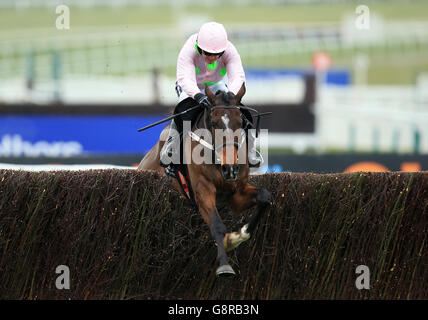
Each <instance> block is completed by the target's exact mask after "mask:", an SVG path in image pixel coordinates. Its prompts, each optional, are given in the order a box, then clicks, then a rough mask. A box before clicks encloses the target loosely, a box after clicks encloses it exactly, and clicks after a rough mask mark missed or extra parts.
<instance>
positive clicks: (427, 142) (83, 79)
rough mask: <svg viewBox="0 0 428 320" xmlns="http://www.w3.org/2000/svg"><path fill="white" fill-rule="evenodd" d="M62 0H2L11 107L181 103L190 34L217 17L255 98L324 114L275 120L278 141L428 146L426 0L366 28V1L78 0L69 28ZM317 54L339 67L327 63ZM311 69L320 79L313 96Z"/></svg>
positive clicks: (382, 8)
mask: <svg viewBox="0 0 428 320" xmlns="http://www.w3.org/2000/svg"><path fill="white" fill-rule="evenodd" d="M301 3H303V4H301ZM57 5H59V2H58V1H50V0H45V1H43V0H37V1H24V0H21V1H19V0H18V1H7V0H3V1H0V27H1V32H0V79H1V83H0V110H1V108H2V107H1V104H3V105H4V106H6V105H7V106H9V107H8V110H9V111H8V113H7V114H13V112H12V111H11V107H10V105H17V104H20V105H22V104H26V105H28V104H32V105H34V104H36V105H43V106H47V105H52V106H58V105H85V106H90V105H96V106H106V105H123V106H126V105H141V108H144V107H145V106H149V105H161V106H165V107H168V108H171V107H172V106H173V105H174V104H175V103H176V97H175V92H174V83H175V65H176V59H177V55H178V52H179V50H180V48H181V46H182V44H183V43H184V41H185V40H186V38H187V37H188V36H189V35H190V34H192V33H194V32H197V31H198V29H199V27H200V25H201V24H202V23H203V22H205V21H207V20H217V21H220V22H222V23H223V24H224V25H225V26H226V28H227V30H228V33H229V38H230V40H231V41H232V42H233V43H234V44H235V45H236V47H237V48H238V51H239V52H240V54H241V57H242V60H243V63H244V67H245V69H246V74H247V94H246V96H245V98H244V100H245V101H244V103H246V104H250V105H254V106H263V105H275V106H276V108H279V109H278V110H285V111H284V112H285V114H287V110H292V109H291V107H290V106H292V107H293V108H295V110H298V106H301V108H307V109H308V110H309V111H310V112H309V113H310V114H311V116H312V117H313V121H314V123H313V128H312V129H311V130H307V129H301V130H299V125H300V127H301V128H303V127H304V125H303V124H300V122H299V121H302V123H303V122H304V121H305V120H302V119H301V117H300V118H299V117H297V118H296V119H300V120H296V121H298V122H297V123H296V128H295V129H293V130H292V132H290V130H287V128H285V129H284V130H282V129H281V128H280V129H275V130H271V134H270V137H269V147H270V148H271V149H272V150H273V149H275V150H284V149H287V150H289V151H290V150H291V151H293V152H297V153H302V152H305V151H311V152H317V153H320V152H376V153H379V152H387V153H402V154H409V153H412V154H426V153H428V60H427V59H426V57H427V56H428V4H427V3H426V2H425V1H406V2H400V1H370V2H368V3H367V7H368V9H369V10H370V12H369V18H370V27H369V28H368V29H359V28H357V27H356V24H355V21H356V19H357V18H358V17H359V13H357V12H356V8H357V6H358V5H359V3H357V2H355V1H304V2H303V1H281V0H275V1H273V0H272V1H255V0H247V1H245V0H240V1H237V2H236V3H234V4H233V5H231V4H229V3H228V2H227V1H216V2H215V4H214V3H212V2H201V1H191V0H187V1H167V0H163V1H151V0H145V1H144V0H140V1H138V0H110V1H97V0H91V1H79V0H74V1H72V0H69V1H67V5H68V6H69V7H70V29H69V30H58V29H57V28H56V27H55V20H56V18H57V17H58V14H57V13H56V12H55V8H56V7H57ZM316 52H326V53H327V54H328V55H329V56H330V57H331V59H332V66H331V67H330V68H328V69H326V70H318V71H317V70H315V69H314V65H313V64H312V62H311V59H312V58H313V56H314V53H316ZM308 75H309V76H311V75H312V76H313V77H314V79H315V80H316V81H315V84H316V86H315V87H314V88H313V89H314V90H315V91H314V93H313V100H311V101H309V102H308V100H307V97H308V90H309V89H308V86H311V82H310V81H308ZM281 106H282V109H280V108H281ZM287 107H290V109H287ZM275 110H277V109H275ZM293 110H294V109H293ZM142 112H143V113H144V111H142ZM290 112H291V111H290ZM296 112H297V111H296ZM1 117H5V115H0V118H1ZM308 117H309V116H308ZM277 120H278V119H277ZM287 126H288V127H290V125H287ZM9 131H10V130H9ZM155 133H156V132H155ZM6 134H9V137H10V136H11V135H12V134H13V132H6V131H5V130H3V131H1V129H0V135H3V141H4V136H5V135H6ZM1 139H2V136H0V156H1V152H2V144H1V141H2V140H1ZM31 139H33V138H31ZM31 139H30V138H28V139H27V140H31ZM34 139H35V140H33V143H35V141H36V140H37V139H36V138H34ZM3 150H5V147H4V143H3ZM5 155H7V154H6V153H5V152H3V156H5ZM9 156H10V154H9Z"/></svg>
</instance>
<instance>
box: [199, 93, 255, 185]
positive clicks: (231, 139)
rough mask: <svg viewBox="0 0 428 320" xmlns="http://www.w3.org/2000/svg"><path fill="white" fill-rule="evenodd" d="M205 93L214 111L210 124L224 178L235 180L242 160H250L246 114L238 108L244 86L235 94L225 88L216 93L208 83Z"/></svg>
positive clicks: (209, 118) (209, 115) (210, 116)
mask: <svg viewBox="0 0 428 320" xmlns="http://www.w3.org/2000/svg"><path fill="white" fill-rule="evenodd" d="M205 93H206V94H207V97H208V99H209V100H210V102H211V104H212V107H211V110H210V111H211V112H208V126H209V129H210V130H211V134H212V137H213V141H214V147H215V155H216V159H218V160H217V161H219V162H220V165H221V173H222V175H223V178H224V179H225V180H226V181H235V180H236V179H237V178H238V175H239V164H246V163H247V152H246V144H245V143H244V142H245V132H244V131H243V116H242V113H241V110H240V108H239V105H240V102H241V98H242V96H243V95H244V93H245V86H244V85H243V86H242V88H241V90H240V91H239V92H238V93H237V94H236V95H235V94H233V93H232V92H224V91H217V92H216V94H214V93H213V92H212V91H211V90H210V89H209V88H208V87H206V89H205ZM242 146H243V147H244V148H241V147H242Z"/></svg>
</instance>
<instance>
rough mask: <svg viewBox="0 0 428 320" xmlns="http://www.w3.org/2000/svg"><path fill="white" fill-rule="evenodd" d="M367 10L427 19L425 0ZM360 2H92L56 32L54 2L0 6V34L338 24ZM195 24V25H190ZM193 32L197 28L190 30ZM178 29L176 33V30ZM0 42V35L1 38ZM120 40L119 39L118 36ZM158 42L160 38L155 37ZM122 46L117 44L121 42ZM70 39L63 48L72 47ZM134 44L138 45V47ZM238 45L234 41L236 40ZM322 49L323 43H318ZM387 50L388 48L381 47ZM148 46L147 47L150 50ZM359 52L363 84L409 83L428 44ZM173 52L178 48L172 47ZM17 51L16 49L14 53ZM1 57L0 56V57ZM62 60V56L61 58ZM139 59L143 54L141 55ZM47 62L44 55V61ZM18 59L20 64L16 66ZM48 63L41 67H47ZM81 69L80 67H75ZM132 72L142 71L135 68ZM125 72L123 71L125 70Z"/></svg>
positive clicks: (284, 59) (275, 64)
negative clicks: (208, 23) (365, 63)
mask: <svg viewBox="0 0 428 320" xmlns="http://www.w3.org/2000/svg"><path fill="white" fill-rule="evenodd" d="M365 4H366V5H367V6H368V7H369V9H370V14H372V15H378V16H381V17H383V18H384V19H385V20H388V21H391V20H400V21H406V20H407V21H413V20H425V21H426V20H428V2H427V1H406V2H399V1H388V2H374V1H368V2H366V3H365ZM357 5H359V3H338V4H335V5H329V4H322V3H321V4H311V5H309V4H303V5H297V4H290V5H250V6H245V7H243V6H239V5H227V6H203V5H196V6H190V5H189V6H183V7H180V6H179V5H175V6H166V5H161V6H148V7H144V6H129V7H114V8H111V7H95V8H77V7H70V26H71V29H70V30H68V31H58V30H57V29H56V28H55V20H56V18H57V16H58V14H56V13H55V7H54V6H52V7H50V8H32V9H21V10H15V9H2V10H1V11H0V39H2V38H12V39H13V38H17V37H19V36H20V35H22V34H25V35H30V36H31V37H33V38H43V37H45V36H48V35H62V34H65V33H61V32H67V33H66V35H73V34H82V33H83V34H87V33H91V32H100V31H105V33H106V34H108V33H109V32H124V31H127V30H132V29H136V28H139V29H141V28H148V29H149V28H150V29H151V28H154V29H157V28H164V27H171V28H179V27H180V26H182V23H183V22H188V21H190V22H191V21H192V20H195V21H196V22H195V25H199V22H198V21H200V20H202V21H203V20H210V19H212V20H216V21H220V22H222V23H224V24H225V25H226V27H228V26H231V25H232V24H248V25H250V26H252V27H254V28H255V29H256V28H257V26H256V25H257V24H258V23H262V24H263V23H266V24H284V23H285V24H291V25H296V26H298V25H302V24H317V23H334V24H340V23H341V21H342V19H343V17H344V16H346V15H348V16H353V15H354V16H356V13H355V8H356V7H357ZM195 28H196V29H197V27H195ZM195 31H196V30H195ZM177 34H181V32H180V33H177ZM0 41H1V40H0ZM118 41H119V40H118ZM157 41H159V42H157ZM162 41H164V40H163V39H162V38H161V37H159V38H157V39H155V40H154V42H150V43H144V44H136V43H129V44H128V45H133V46H136V49H137V50H139V51H140V52H141V54H142V55H143V54H145V53H144V52H146V51H147V48H150V49H152V48H156V47H157V46H159V43H160V42H162ZM123 45H126V44H125V43H123V42H122V43H121V46H123ZM73 46H74V45H73V44H71V45H70V47H69V49H65V51H64V52H67V51H68V52H71V51H73V50H74V49H73ZM137 47H138V48H137ZM238 49H239V45H238ZM320 49H322V48H320ZM386 50H387V51H386ZM149 51H150V50H149ZM363 52H365V54H367V56H368V58H369V60H370V64H369V68H368V75H367V77H368V84H413V83H415V79H416V77H417V75H418V74H419V73H420V72H427V70H428V60H427V59H426V58H425V57H426V56H427V53H428V48H408V49H406V51H403V50H402V49H401V48H400V47H396V48H394V47H388V48H387V49H385V48H367V49H364V50H363ZM177 54H178V49H177ZM241 54H242V60H243V63H244V66H245V67H246V68H251V67H263V68H299V67H303V68H310V67H311V65H310V58H311V54H312V52H307V53H301V54H300V53H295V54H287V55H276V56H275V58H273V59H269V58H267V57H251V58H250V57H245V53H241ZM330 54H331V56H332V58H333V61H334V67H338V68H347V69H349V70H351V72H352V70H353V68H354V67H353V64H354V55H355V51H352V50H349V51H346V50H340V51H339V50H330ZM17 55H18V56H19V55H20V53H17ZM1 58H2V57H1V56H0V59H1ZM64 59H66V57H65V58H64ZM142 59H144V57H142ZM14 60H15V61H14V62H12V65H14V64H15V65H16V66H17V67H19V68H20V69H22V70H23V67H22V65H23V63H24V62H23V61H24V60H23V59H21V60H20V61H19V59H14ZM46 61H47V60H46ZM19 64H21V66H19ZM48 69H49V68H46V70H48ZM78 69H80V68H78ZM135 71H136V72H137V73H141V72H145V71H141V70H139V69H138V66H136V70H135ZM110 72H111V74H113V75H122V74H123V72H122V71H120V70H113V71H110ZM125 72H126V71H125ZM163 72H164V73H165V74H166V75H168V76H171V77H174V76H175V67H173V66H169V67H165V68H164V70H163Z"/></svg>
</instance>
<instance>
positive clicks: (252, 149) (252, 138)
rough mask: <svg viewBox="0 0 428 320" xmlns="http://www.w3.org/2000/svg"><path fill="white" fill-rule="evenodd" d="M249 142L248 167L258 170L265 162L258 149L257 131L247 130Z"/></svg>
mask: <svg viewBox="0 0 428 320" xmlns="http://www.w3.org/2000/svg"><path fill="white" fill-rule="evenodd" d="M247 141H248V165H249V167H250V168H258V167H260V165H261V164H262V162H263V160H262V159H261V158H260V157H259V156H258V154H257V149H256V130H254V129H250V130H247Z"/></svg>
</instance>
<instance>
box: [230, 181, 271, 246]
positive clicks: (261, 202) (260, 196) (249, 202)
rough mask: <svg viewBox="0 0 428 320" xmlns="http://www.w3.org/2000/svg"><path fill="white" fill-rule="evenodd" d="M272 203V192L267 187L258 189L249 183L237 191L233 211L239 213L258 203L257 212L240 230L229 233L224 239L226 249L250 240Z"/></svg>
mask: <svg viewBox="0 0 428 320" xmlns="http://www.w3.org/2000/svg"><path fill="white" fill-rule="evenodd" d="M270 204H271V194H270V192H269V191H267V190H266V189H264V188H263V189H256V188H255V187H253V186H251V185H247V186H246V187H245V189H244V190H243V191H241V192H239V193H236V194H235V195H234V196H233V198H232V201H231V207H232V211H233V212H234V213H235V214H239V213H241V212H242V211H245V210H247V209H249V208H251V207H252V206H254V205H257V207H258V208H257V214H256V215H255V216H254V217H253V219H252V220H251V221H250V222H249V223H247V224H246V225H244V226H243V227H242V228H241V229H240V230H239V232H232V233H227V234H226V236H225V237H224V239H223V245H224V247H225V249H226V251H230V250H232V249H235V248H236V247H237V246H239V245H240V244H241V243H242V242H244V241H246V240H248V239H249V238H250V236H251V234H253V232H254V230H255V228H256V226H257V224H258V222H259V220H260V218H261V217H262V216H263V215H264V213H265V212H266V210H267V209H268V207H269V206H270Z"/></svg>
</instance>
